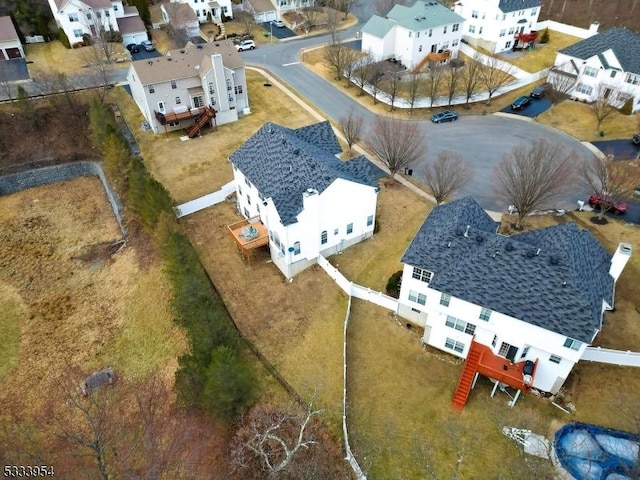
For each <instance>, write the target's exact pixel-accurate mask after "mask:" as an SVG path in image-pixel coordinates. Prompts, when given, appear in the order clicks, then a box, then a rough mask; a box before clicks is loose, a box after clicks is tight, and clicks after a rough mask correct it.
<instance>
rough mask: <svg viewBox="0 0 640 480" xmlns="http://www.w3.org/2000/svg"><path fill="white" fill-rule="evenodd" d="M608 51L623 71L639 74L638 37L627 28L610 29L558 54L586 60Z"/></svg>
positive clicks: (639, 40)
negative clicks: (611, 52) (610, 51)
mask: <svg viewBox="0 0 640 480" xmlns="http://www.w3.org/2000/svg"><path fill="white" fill-rule="evenodd" d="M609 49H611V50H612V51H613V54H614V55H615V56H616V58H617V59H618V61H619V62H620V66H621V67H622V70H623V71H625V72H631V73H635V74H640V35H638V34H637V33H635V32H632V31H631V30H629V29H627V28H622V27H614V28H610V29H608V30H605V31H604V32H601V33H598V34H597V35H594V36H593V37H589V38H585V39H584V40H582V41H580V42H578V43H575V44H573V45H570V46H568V47H566V48H563V49H562V50H559V51H558V52H559V53H564V54H565V55H569V56H571V57H576V58H580V59H582V60H587V59H589V58H591V57H593V56H595V55H598V54H600V53H604V52H606V51H607V50H609Z"/></svg>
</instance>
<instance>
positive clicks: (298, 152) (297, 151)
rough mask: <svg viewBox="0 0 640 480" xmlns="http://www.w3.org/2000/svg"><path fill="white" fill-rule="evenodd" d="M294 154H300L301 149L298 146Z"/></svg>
mask: <svg viewBox="0 0 640 480" xmlns="http://www.w3.org/2000/svg"><path fill="white" fill-rule="evenodd" d="M283 142H284V140H283ZM293 154H294V155H300V149H298V148H296V149H295V150H294V151H293Z"/></svg>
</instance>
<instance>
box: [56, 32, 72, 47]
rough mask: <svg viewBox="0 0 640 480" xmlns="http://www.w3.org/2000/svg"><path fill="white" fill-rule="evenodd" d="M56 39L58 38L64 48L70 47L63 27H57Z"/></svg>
mask: <svg viewBox="0 0 640 480" xmlns="http://www.w3.org/2000/svg"><path fill="white" fill-rule="evenodd" d="M58 40H60V43H61V44H62V45H64V47H65V48H71V43H70V42H69V37H67V34H66V33H64V29H63V28H59V29H58Z"/></svg>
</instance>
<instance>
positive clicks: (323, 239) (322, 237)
mask: <svg viewBox="0 0 640 480" xmlns="http://www.w3.org/2000/svg"><path fill="white" fill-rule="evenodd" d="M326 243H327V231H326V230H323V231H322V233H321V234H320V244H321V245H324V244H326Z"/></svg>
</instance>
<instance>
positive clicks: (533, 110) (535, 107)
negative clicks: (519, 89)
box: [501, 98, 551, 118]
mask: <svg viewBox="0 0 640 480" xmlns="http://www.w3.org/2000/svg"><path fill="white" fill-rule="evenodd" d="M514 100H515V98H514ZM549 108H551V100H548V99H546V98H538V99H536V98H532V99H531V103H530V104H529V105H527V106H526V107H524V108H523V109H522V110H514V109H512V108H511V105H508V106H506V107H505V108H503V109H502V110H501V111H502V112H504V113H512V114H514V115H521V116H523V117H529V118H535V117H537V116H538V115H540V114H541V113H542V112H544V111H546V110H548V109H549Z"/></svg>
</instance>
